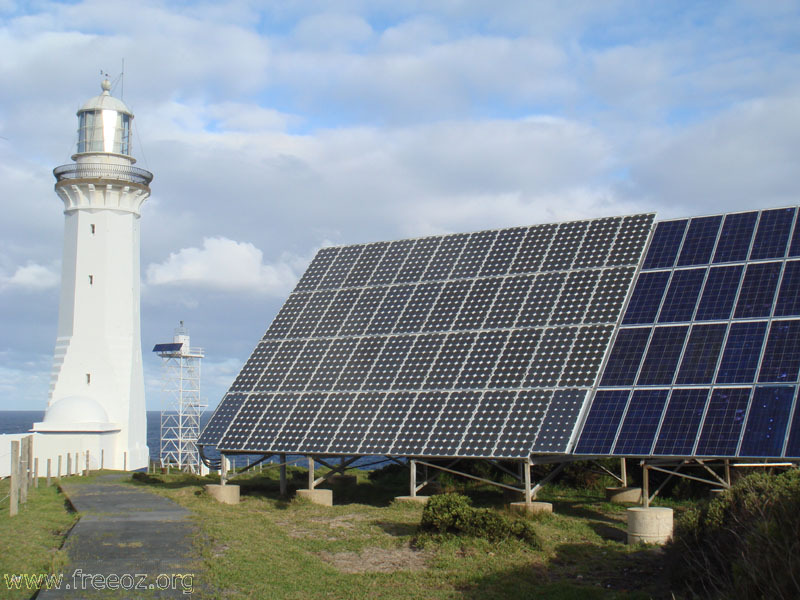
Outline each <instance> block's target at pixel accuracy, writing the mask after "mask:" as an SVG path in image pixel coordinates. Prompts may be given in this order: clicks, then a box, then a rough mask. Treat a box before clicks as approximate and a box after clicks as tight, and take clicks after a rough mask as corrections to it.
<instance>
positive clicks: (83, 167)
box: [53, 163, 153, 185]
mask: <svg viewBox="0 0 800 600" xmlns="http://www.w3.org/2000/svg"><path fill="white" fill-rule="evenodd" d="M53 175H55V177H56V179H57V180H58V181H63V180H65V179H100V180H103V179H111V180H114V181H129V182H131V183H138V184H140V185H148V184H149V183H150V182H151V181H152V180H153V174H152V173H151V172H150V171H145V170H144V169H139V168H138V167H131V166H128V165H108V164H102V163H73V164H71V165H61V166H60V167H56V168H55V169H53Z"/></svg>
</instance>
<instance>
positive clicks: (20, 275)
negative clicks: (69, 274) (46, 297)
mask: <svg viewBox="0 0 800 600" xmlns="http://www.w3.org/2000/svg"><path fill="white" fill-rule="evenodd" d="M60 280H61V276H60V275H59V273H58V265H57V264H53V265H50V266H45V265H39V264H36V263H28V264H27V265H25V266H21V267H17V269H16V270H15V271H14V273H13V274H12V275H10V276H6V275H0V290H6V289H19V290H23V291H32V292H36V291H41V290H46V289H49V288H52V287H56V286H57V285H58V283H59V281H60Z"/></svg>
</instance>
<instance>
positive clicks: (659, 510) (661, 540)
mask: <svg viewBox="0 0 800 600" xmlns="http://www.w3.org/2000/svg"><path fill="white" fill-rule="evenodd" d="M627 514H628V544H639V543H644V544H665V543H667V542H668V541H669V540H670V539H671V538H672V530H673V513H672V509H671V508H666V507H663V506H651V507H648V508H645V507H643V506H634V507H632V508H629V509H628V511H627Z"/></svg>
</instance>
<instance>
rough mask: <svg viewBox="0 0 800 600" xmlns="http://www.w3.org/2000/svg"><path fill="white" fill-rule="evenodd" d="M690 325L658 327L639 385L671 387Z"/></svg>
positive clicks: (645, 360) (638, 381)
mask: <svg viewBox="0 0 800 600" xmlns="http://www.w3.org/2000/svg"><path fill="white" fill-rule="evenodd" d="M687 331H689V326H688V325H680V326H678V327H656V328H655V330H654V331H653V338H652V340H651V341H650V346H649V348H648V350H647V355H646V356H645V359H644V363H643V364H642V369H641V371H640V373H639V378H638V379H637V381H636V384H637V385H669V384H671V383H672V379H673V378H674V377H675V368H676V367H677V366H678V361H679V360H680V357H681V350H682V349H683V342H684V340H685V339H686V332H687Z"/></svg>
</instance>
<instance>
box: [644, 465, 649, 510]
mask: <svg viewBox="0 0 800 600" xmlns="http://www.w3.org/2000/svg"><path fill="white" fill-rule="evenodd" d="M642 506H643V507H645V508H648V507H649V506H650V469H649V467H648V466H647V463H646V462H643V463H642Z"/></svg>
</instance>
